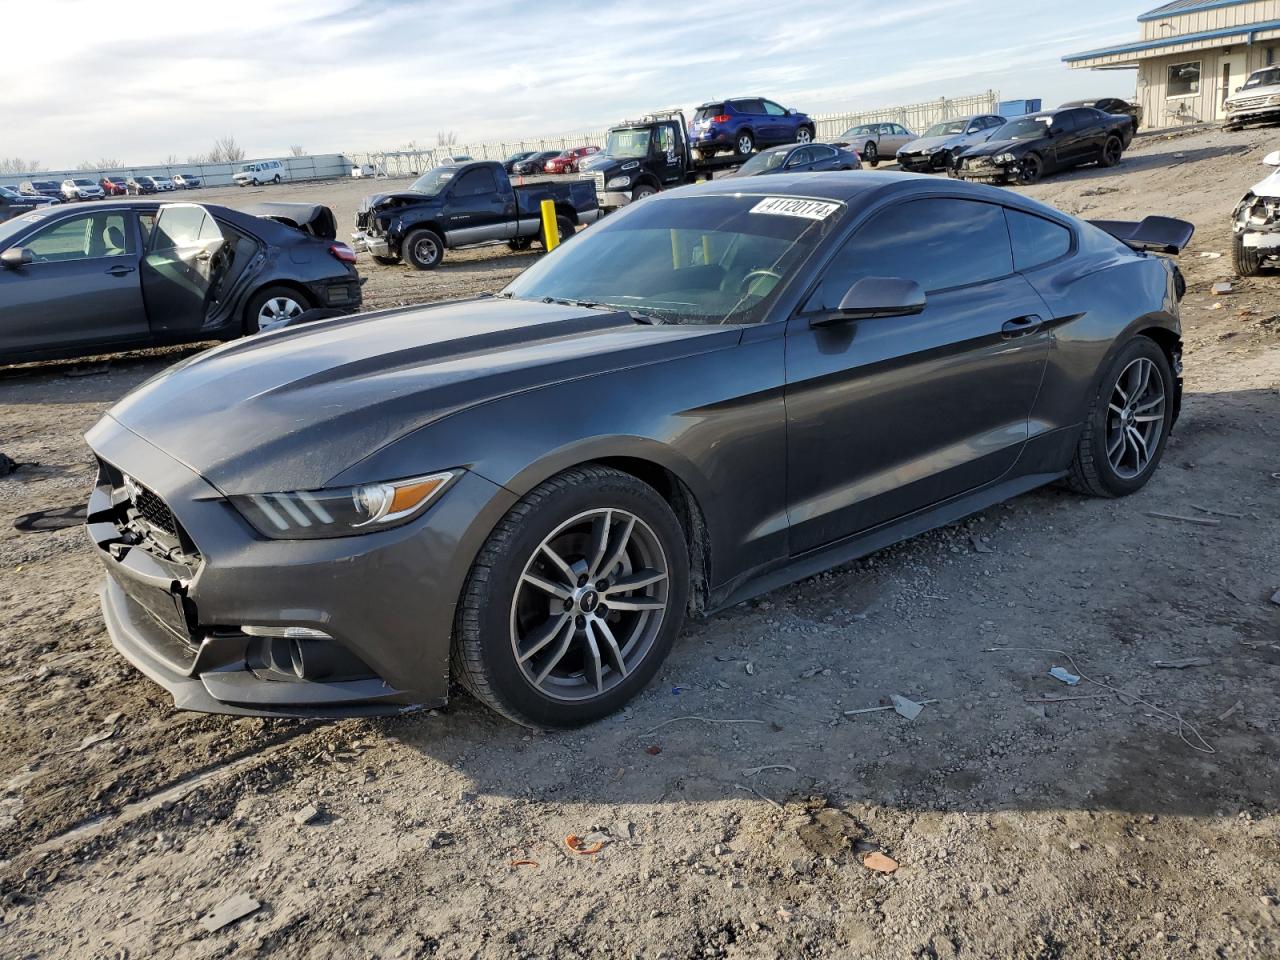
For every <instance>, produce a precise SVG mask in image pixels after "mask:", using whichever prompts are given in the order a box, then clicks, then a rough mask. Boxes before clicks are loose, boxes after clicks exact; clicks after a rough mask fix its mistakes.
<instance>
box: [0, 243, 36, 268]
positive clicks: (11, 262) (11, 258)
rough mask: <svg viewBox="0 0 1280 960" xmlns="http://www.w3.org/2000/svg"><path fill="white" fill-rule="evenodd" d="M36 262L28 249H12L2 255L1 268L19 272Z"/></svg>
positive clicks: (0, 255)
mask: <svg viewBox="0 0 1280 960" xmlns="http://www.w3.org/2000/svg"><path fill="white" fill-rule="evenodd" d="M33 260H35V257H33V256H32V255H31V251H30V250H28V249H27V248H26V247H10V248H9V249H8V250H6V251H5V252H4V253H0V266H3V267H5V268H6V269H8V270H18V269H20V268H21V267H25V266H26V265H27V264H29V263H31V262H32V261H33Z"/></svg>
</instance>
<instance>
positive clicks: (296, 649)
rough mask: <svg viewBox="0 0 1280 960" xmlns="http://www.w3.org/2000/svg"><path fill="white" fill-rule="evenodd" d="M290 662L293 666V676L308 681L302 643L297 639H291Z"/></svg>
mask: <svg viewBox="0 0 1280 960" xmlns="http://www.w3.org/2000/svg"><path fill="white" fill-rule="evenodd" d="M289 662H290V663H291V664H293V675H294V676H295V677H297V678H298V679H299V680H305V679H307V671H306V666H305V664H304V663H303V659H302V642H301V641H300V640H298V639H297V638H294V637H291V638H290V639H289Z"/></svg>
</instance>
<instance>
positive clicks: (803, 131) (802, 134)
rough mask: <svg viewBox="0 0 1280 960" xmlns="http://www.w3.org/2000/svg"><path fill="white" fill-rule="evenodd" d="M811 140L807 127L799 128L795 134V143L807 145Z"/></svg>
mask: <svg viewBox="0 0 1280 960" xmlns="http://www.w3.org/2000/svg"><path fill="white" fill-rule="evenodd" d="M811 139H812V137H810V136H809V128H808V127H801V128H800V130H799V131H798V132H797V133H796V143H808V142H809V141H810V140H811Z"/></svg>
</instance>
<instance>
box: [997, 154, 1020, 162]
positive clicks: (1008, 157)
mask: <svg viewBox="0 0 1280 960" xmlns="http://www.w3.org/2000/svg"><path fill="white" fill-rule="evenodd" d="M994 162H995V163H1017V162H1018V158H1017V157H1015V156H1014V155H1013V154H1012V153H999V154H996V156H995V157H994Z"/></svg>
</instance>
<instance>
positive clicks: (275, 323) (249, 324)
mask: <svg viewBox="0 0 1280 960" xmlns="http://www.w3.org/2000/svg"><path fill="white" fill-rule="evenodd" d="M310 309H311V301H310V300H308V299H307V298H306V297H305V296H303V295H302V294H300V293H299V292H298V291H297V290H295V289H293V287H284V286H279V285H277V286H272V287H263V288H262V289H261V290H259V291H258V292H257V293H255V294H254V295H253V296H252V297H250V298H249V302H248V303H247V304H246V305H245V308H244V332H245V335H246V336H248V335H249V334H252V333H260V332H263V331H268V330H275V329H279V328H281V327H282V326H284V325H286V324H287V323H288V322H290V321H293V320H296V319H297V318H298V317H300V316H302V314H304V313H305V312H306V311H308V310H310Z"/></svg>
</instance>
